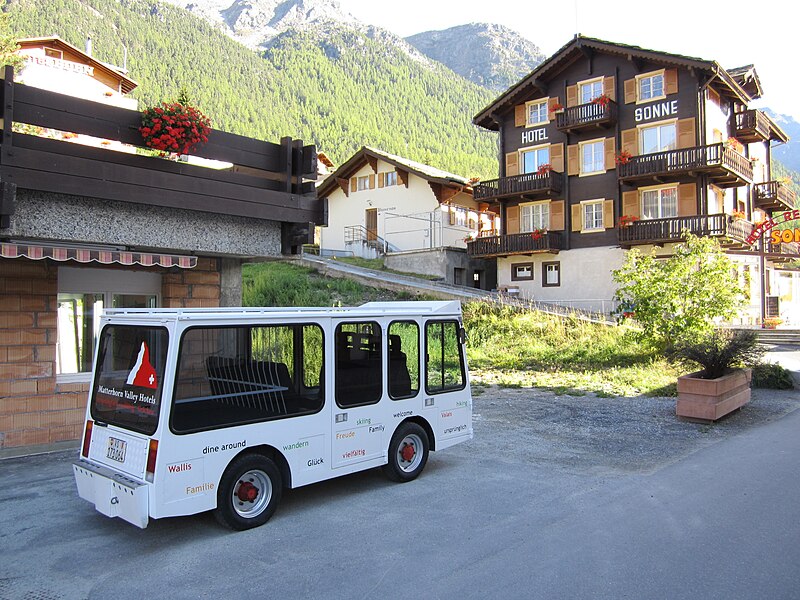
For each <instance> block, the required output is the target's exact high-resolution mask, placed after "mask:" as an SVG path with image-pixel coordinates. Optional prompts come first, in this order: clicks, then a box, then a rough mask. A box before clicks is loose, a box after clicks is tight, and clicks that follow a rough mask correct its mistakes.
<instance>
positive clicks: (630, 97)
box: [623, 79, 636, 104]
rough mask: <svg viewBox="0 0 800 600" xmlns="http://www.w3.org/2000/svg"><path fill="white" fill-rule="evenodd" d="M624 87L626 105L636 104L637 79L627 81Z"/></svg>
mask: <svg viewBox="0 0 800 600" xmlns="http://www.w3.org/2000/svg"><path fill="white" fill-rule="evenodd" d="M623 87H624V88H625V104H631V103H632V102H636V79H626V80H625V83H624V84H623Z"/></svg>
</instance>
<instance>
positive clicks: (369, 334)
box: [332, 321, 387, 468]
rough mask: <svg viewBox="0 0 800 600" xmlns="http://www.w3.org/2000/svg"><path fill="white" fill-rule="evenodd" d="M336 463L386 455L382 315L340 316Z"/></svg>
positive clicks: (335, 368)
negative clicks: (350, 318)
mask: <svg viewBox="0 0 800 600" xmlns="http://www.w3.org/2000/svg"><path fill="white" fill-rule="evenodd" d="M333 343H334V353H333V356H334V361H333V362H334V364H333V380H334V385H333V387H334V393H333V396H334V403H333V405H332V407H333V436H332V438H333V439H332V446H333V457H332V466H333V467H334V468H336V467H344V466H347V465H351V464H356V463H360V462H364V461H368V460H373V459H376V458H381V457H382V456H383V455H384V449H385V441H384V439H385V436H386V434H387V432H386V423H385V422H384V419H383V413H382V411H381V409H380V401H381V398H382V396H383V387H384V386H383V381H384V373H383V340H382V332H381V326H380V324H379V323H378V322H377V321H341V322H339V323H338V324H337V325H336V329H335V331H334V339H333Z"/></svg>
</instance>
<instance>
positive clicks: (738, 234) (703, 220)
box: [618, 214, 753, 249]
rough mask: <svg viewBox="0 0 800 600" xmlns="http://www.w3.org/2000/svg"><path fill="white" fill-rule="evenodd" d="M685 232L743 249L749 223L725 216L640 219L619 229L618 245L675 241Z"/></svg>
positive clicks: (749, 226) (745, 243)
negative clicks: (715, 239)
mask: <svg viewBox="0 0 800 600" xmlns="http://www.w3.org/2000/svg"><path fill="white" fill-rule="evenodd" d="M685 231H689V232H690V233H692V234H694V235H697V236H703V237H717V238H721V239H720V243H721V244H722V245H724V246H740V247H745V246H748V244H747V242H746V240H747V236H749V235H750V232H751V231H753V224H752V223H750V222H749V221H745V220H744V219H737V218H735V217H732V216H730V215H726V214H716V215H694V216H691V217H670V218H668V219H642V220H641V221H634V222H633V223H631V224H630V225H628V226H625V227H620V228H619V230H618V232H619V244H620V246H622V247H623V248H626V249H627V248H630V247H631V246H636V245H642V244H665V243H668V242H678V241H680V240H682V239H683V238H684V232H685Z"/></svg>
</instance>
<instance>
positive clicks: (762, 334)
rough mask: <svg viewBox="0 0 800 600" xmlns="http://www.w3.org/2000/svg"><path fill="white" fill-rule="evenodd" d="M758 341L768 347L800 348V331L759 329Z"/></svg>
mask: <svg viewBox="0 0 800 600" xmlns="http://www.w3.org/2000/svg"><path fill="white" fill-rule="evenodd" d="M758 341H759V342H761V343H762V344H766V345H768V346H784V345H789V346H800V330H798V329H759V330H758Z"/></svg>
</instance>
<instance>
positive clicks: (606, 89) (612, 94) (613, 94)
mask: <svg viewBox="0 0 800 600" xmlns="http://www.w3.org/2000/svg"><path fill="white" fill-rule="evenodd" d="M603 93H604V94H605V95H606V96H608V97H609V98H611V99H612V100H614V101H616V99H617V79H616V77H614V76H613V75H608V76H606V77H603Z"/></svg>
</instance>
